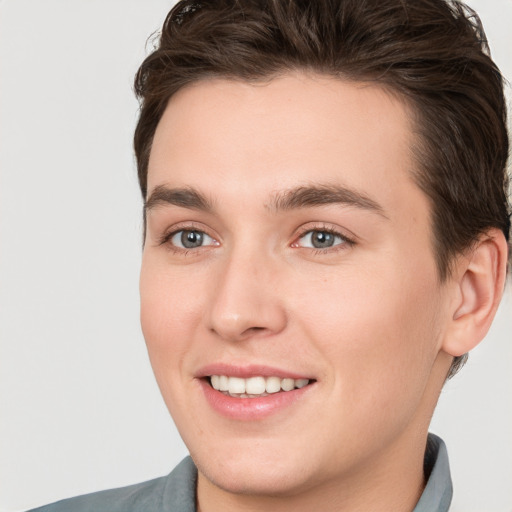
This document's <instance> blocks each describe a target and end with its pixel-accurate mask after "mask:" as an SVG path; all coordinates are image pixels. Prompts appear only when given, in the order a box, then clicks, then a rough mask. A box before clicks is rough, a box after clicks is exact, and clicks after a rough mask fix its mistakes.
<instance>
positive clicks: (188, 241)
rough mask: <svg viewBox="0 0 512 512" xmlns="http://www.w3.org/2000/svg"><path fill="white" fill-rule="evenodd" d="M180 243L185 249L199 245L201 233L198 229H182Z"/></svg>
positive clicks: (201, 237)
mask: <svg viewBox="0 0 512 512" xmlns="http://www.w3.org/2000/svg"><path fill="white" fill-rule="evenodd" d="M181 243H182V244H183V247H186V248H187V249H193V248H194V247H199V246H200V245H201V244H202V243H203V234H202V233H200V232H199V231H183V233H182V234H181Z"/></svg>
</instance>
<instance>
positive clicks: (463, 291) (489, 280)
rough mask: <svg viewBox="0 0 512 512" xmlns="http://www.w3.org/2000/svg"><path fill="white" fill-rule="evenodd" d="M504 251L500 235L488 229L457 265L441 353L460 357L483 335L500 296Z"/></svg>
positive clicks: (498, 232) (503, 277)
mask: <svg viewBox="0 0 512 512" xmlns="http://www.w3.org/2000/svg"><path fill="white" fill-rule="evenodd" d="M507 256H508V247H507V241H506V240H505V236H504V235H503V232H502V231H501V230H498V229H491V230H489V231H488V232H487V233H485V235H484V236H482V238H481V239H480V240H479V241H478V243H477V244H476V245H475V247H473V248H472V250H471V252H470V253H469V255H468V256H467V257H465V258H463V259H461V261H460V263H458V264H457V267H458V268H457V270H456V274H455V275H456V276H457V277H456V278H455V279H456V282H455V283H454V284H455V286H456V287H457V290H456V291H457V293H456V300H455V301H454V306H453V317H452V319H451V323H450V326H449V329H448V332H447V333H446V336H445V338H444V342H443V347H442V348H443V350H444V351H445V352H447V353H448V354H450V355H451V356H454V357H456V356H461V355H463V354H465V353H467V352H469V351H470V350H472V349H473V348H474V347H475V346H476V345H478V343H480V341H482V339H483V338H484V336H485V335H486V334H487V331H488V330H489V327H490V326H491V323H492V320H493V318H494V315H495V314H496V310H497V309H498V305H499V303H500V300H501V296H502V294H503V288H504V283H505V277H506V269H507Z"/></svg>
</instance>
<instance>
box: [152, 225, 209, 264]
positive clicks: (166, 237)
mask: <svg viewBox="0 0 512 512" xmlns="http://www.w3.org/2000/svg"><path fill="white" fill-rule="evenodd" d="M182 231H195V232H197V233H203V234H205V235H207V236H209V237H210V238H212V239H213V240H215V241H216V239H215V238H214V237H213V236H211V235H210V234H208V232H207V231H206V230H205V229H204V227H203V226H199V225H194V224H186V225H183V226H174V227H173V229H172V230H171V231H166V232H165V233H163V235H162V236H161V237H160V238H159V239H158V241H157V244H158V245H159V246H161V245H164V246H165V247H166V248H167V250H169V251H171V252H173V253H179V254H182V255H184V256H186V255H187V254H189V253H190V252H191V251H193V250H194V249H184V248H182V247H176V246H175V245H173V244H172V243H170V241H171V240H172V238H173V237H174V236H175V235H177V234H178V233H180V232H182ZM201 248H203V247H199V249H201Z"/></svg>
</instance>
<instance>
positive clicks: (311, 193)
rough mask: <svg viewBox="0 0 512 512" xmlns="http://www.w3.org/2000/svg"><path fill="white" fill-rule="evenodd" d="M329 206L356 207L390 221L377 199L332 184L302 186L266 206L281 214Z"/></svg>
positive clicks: (275, 198)
mask: <svg viewBox="0 0 512 512" xmlns="http://www.w3.org/2000/svg"><path fill="white" fill-rule="evenodd" d="M329 204H341V205H347V206H355V207H356V208H360V209H362V210H367V211H369V212H372V213H376V214H378V215H380V216H381V217H384V218H385V219H388V217H387V215H386V212H385V210H384V208H383V207H382V206H381V205H380V204H379V203H378V202H377V201H376V200H375V199H372V198H371V197H369V196H368V195H367V194H364V193H362V192H359V191H357V190H355V189H352V188H347V187H344V186H340V185H332V184H325V185H322V184H319V185H311V186H300V187H295V188H292V189H289V190H284V191H280V192H277V193H276V194H274V197H273V198H272V200H271V201H270V203H269V204H267V205H266V206H267V208H268V209H269V210H272V211H276V212H279V211H282V210H285V211H286V210H295V209H299V208H308V207H309V208H311V207H315V206H325V205H329Z"/></svg>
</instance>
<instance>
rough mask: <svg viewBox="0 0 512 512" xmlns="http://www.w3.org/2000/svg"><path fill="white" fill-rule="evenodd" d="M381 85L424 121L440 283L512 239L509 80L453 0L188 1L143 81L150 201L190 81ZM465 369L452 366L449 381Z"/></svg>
mask: <svg viewBox="0 0 512 512" xmlns="http://www.w3.org/2000/svg"><path fill="white" fill-rule="evenodd" d="M298 69H300V70H309V71H314V72H317V73H321V74H325V75H329V76H333V77H338V78H340V79H343V80H353V81H364V82H368V81H371V82H375V83H379V84H381V85H382V86H384V87H385V88H387V89H388V90H390V91H392V92H393V93H395V94H398V95H399V96H400V97H401V98H403V99H404V100H405V101H406V102H407V103H408V104H409V105H411V106H412V111H413V112H414V116H415V118H416V119H415V121H416V122H415V127H416V132H417V135H418V138H417V140H418V144H417V146H416V147H414V148H413V152H414V156H415V158H416V161H417V163H418V169H417V170H416V171H415V172H414V176H413V177H414V179H415V181H416V183H417V184H418V186H419V187H420V188H421V189H422V190H423V191H424V192H425V194H426V195H427V196H428V197H429V199H430V202H431V205H432V240H433V242H432V243H433V250H434V255H435V258H436V262H437V267H438V271H439V276H440V280H441V281H443V280H445V279H446V278H447V277H448V275H449V274H450V264H451V262H452V261H453V257H454V256H455V255H456V254H459V253H462V252H464V251H465V250H467V249H468V248H469V247H471V245H472V244H473V243H474V242H475V241H476V240H477V239H478V238H479V237H480V236H482V235H483V234H485V232H486V231H487V230H488V229H489V228H493V227H494V228H499V229H500V230H502V231H503V233H504V234H505V237H506V239H507V240H509V231H510V216H509V205H508V200H507V176H506V163H507V158H508V149H509V140H508V134H507V128H506V126H507V123H506V112H507V111H506V102H505V98H504V93H503V82H504V79H503V77H502V75H501V73H500V71H499V70H498V68H497V67H496V65H495V64H494V62H493V61H492V59H491V58H490V55H489V48H488V45H487V41H486V38H485V33H484V31H483V28H482V25H481V22H480V20H479V18H478V16H477V15H476V13H475V12H474V11H472V10H471V9H470V8H469V7H467V6H465V5H464V4H462V3H460V2H458V1H447V0H315V1H311V0H203V1H195V0H183V1H181V2H179V3H178V4H177V5H176V6H175V7H174V8H173V9H172V10H171V12H170V13H169V14H168V16H167V18H166V20H165V22H164V25H163V28H162V31H161V35H160V38H159V41H158V45H157V47H156V48H155V50H154V51H153V52H152V53H151V54H150V55H149V56H148V57H147V58H146V59H145V61H144V62H143V64H142V65H141V67H140V69H139V70H138V72H137V75H136V78H135V91H136V94H137V96H138V97H139V99H140V101H141V110H140V118H139V121H138V124H137V128H136V130H135V137H134V146H135V154H136V158H137V165H138V175H139V183H140V188H141V192H142V195H143V198H144V199H145V198H146V194H147V172H148V162H149V155H150V151H151V144H152V141H153V136H154V133H155V130H156V127H157V125H158V122H159V121H160V118H161V116H162V114H163V112H164V110H165V108H166V105H167V102H168V100H169V98H170V97H171V96H172V95H173V94H174V93H175V92H176V91H178V90H179V89H181V88H182V87H184V86H185V85H187V84H190V83H192V82H197V81H199V80H204V79H208V78H214V77H220V78H228V79H234V80H244V81H258V80H267V79H271V78H273V77H276V76H278V75H280V74H283V73H286V72H287V71H292V70H298ZM463 362H464V356H461V357H459V358H455V360H454V363H453V365H452V369H451V374H453V373H455V372H456V371H457V369H458V368H459V367H460V366H461V365H462V363H463Z"/></svg>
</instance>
